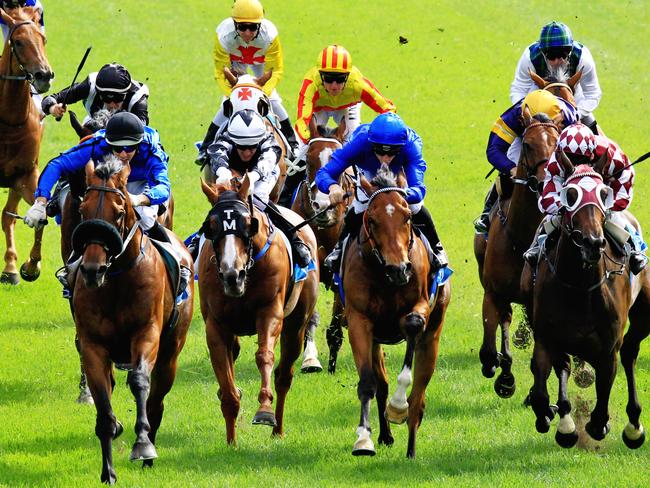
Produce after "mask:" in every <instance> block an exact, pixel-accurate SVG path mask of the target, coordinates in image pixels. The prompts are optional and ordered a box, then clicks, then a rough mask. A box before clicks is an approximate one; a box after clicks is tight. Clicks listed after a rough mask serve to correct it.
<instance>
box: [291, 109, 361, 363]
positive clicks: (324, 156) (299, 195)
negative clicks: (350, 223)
mask: <svg viewBox="0 0 650 488" xmlns="http://www.w3.org/2000/svg"><path fill="white" fill-rule="evenodd" d="M345 130H346V125H345V121H343V122H342V123H341V124H340V125H339V126H338V127H336V129H330V128H327V127H317V126H316V122H315V120H314V119H312V120H311V122H310V124H309V131H310V139H309V142H308V144H307V154H306V160H307V161H306V162H307V168H306V171H305V179H304V180H303V181H302V182H301V183H300V185H299V186H298V189H297V190H296V196H295V199H294V202H293V205H292V207H291V210H293V211H294V212H296V213H297V214H298V215H300V216H301V217H302V218H304V219H308V218H311V217H313V216H315V214H316V213H317V212H321V211H324V213H322V214H321V215H320V216H318V217H316V218H315V219H314V220H312V221H311V222H310V224H309V225H310V226H311V228H312V230H313V231H314V234H315V235H316V241H317V242H318V262H319V264H320V269H321V270H322V271H321V275H320V281H321V283H323V284H324V285H325V286H326V287H328V288H330V287H331V286H332V275H331V274H330V273H326V272H325V268H324V267H323V262H324V261H325V258H326V257H327V255H328V254H329V253H330V252H331V251H332V249H334V246H335V245H336V243H337V241H338V238H339V234H340V233H341V229H342V228H343V219H344V217H345V211H346V209H347V208H348V206H349V205H350V197H348V198H346V199H345V200H344V201H343V202H341V203H339V204H338V205H336V206H334V207H331V206H330V202H329V198H328V196H327V195H325V194H324V193H322V192H320V191H319V190H318V188H317V187H316V183H315V178H316V173H317V172H318V170H319V169H320V168H322V167H323V166H325V165H326V164H327V163H328V162H329V160H330V158H331V156H332V153H333V152H334V151H336V150H337V149H340V148H341V147H343V141H344V136H345ZM351 178H352V174H351V173H350V172H349V171H346V173H344V174H343V175H341V177H340V178H339V185H341V188H343V189H344V190H345V191H346V192H348V193H349V194H350V195H352V189H353V186H352V184H351ZM326 208H329V210H326V211H325V209H326ZM319 322H320V315H319V313H318V312H317V311H316V310H314V314H313V315H312V317H311V319H310V320H309V326H308V327H307V332H306V334H305V352H304V359H303V362H302V366H301V370H302V371H303V372H304V373H311V372H318V371H321V370H322V369H323V368H322V366H321V364H320V361H319V360H318V351H317V348H316V343H315V340H314V337H315V333H316V328H317V327H318V324H319ZM326 335H327V344H328V346H329V351H330V356H329V361H328V365H327V371H328V373H334V372H335V371H336V360H337V356H338V351H339V349H340V348H341V344H342V343H343V304H342V303H341V297H340V296H339V294H338V292H336V291H335V292H334V302H333V304H332V318H331V321H330V325H329V327H328V329H327V334H326Z"/></svg>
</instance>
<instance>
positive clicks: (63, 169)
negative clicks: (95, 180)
mask: <svg viewBox="0 0 650 488" xmlns="http://www.w3.org/2000/svg"><path fill="white" fill-rule="evenodd" d="M93 141H94V140H93ZM93 146H94V143H93V142H91V141H88V142H84V143H82V144H80V145H78V146H75V147H73V148H72V149H70V150H69V151H66V152H64V153H63V154H61V155H60V156H58V157H56V158H54V159H52V160H51V161H50V162H49V163H48V164H47V166H46V167H45V169H44V170H43V173H41V177H40V178H39V180H38V188H36V191H35V192H34V196H35V197H45V198H47V199H48V200H49V198H50V190H51V189H52V187H53V186H54V185H55V184H56V182H57V181H59V178H61V175H64V174H68V173H73V172H75V171H77V170H79V169H81V168H83V167H84V166H86V164H87V163H88V161H90V159H91V157H92V153H93Z"/></svg>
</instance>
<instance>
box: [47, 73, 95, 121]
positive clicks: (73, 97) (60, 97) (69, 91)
mask: <svg viewBox="0 0 650 488" xmlns="http://www.w3.org/2000/svg"><path fill="white" fill-rule="evenodd" d="M89 94H90V82H89V81H88V78H86V79H85V80H83V81H82V82H81V83H75V84H74V85H72V86H70V87H68V88H64V89H63V90H61V91H60V92H58V93H53V94H52V95H48V96H47V97H45V98H44V99H43V101H42V102H41V109H42V110H43V112H44V113H45V114H46V115H49V114H52V115H56V116H57V117H60V116H61V115H63V114H64V113H65V107H64V106H63V105H62V104H63V101H64V100H65V103H66V105H71V104H73V103H76V102H78V101H80V100H85V99H86V98H88V95H89ZM55 107H56V108H55Z"/></svg>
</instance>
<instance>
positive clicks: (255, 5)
mask: <svg viewBox="0 0 650 488" xmlns="http://www.w3.org/2000/svg"><path fill="white" fill-rule="evenodd" d="M232 18H233V20H234V21H235V22H251V23H256V24H259V23H260V22H262V19H264V7H262V4H261V3H260V2H259V1H258V0H235V3H234V4H233V6H232Z"/></svg>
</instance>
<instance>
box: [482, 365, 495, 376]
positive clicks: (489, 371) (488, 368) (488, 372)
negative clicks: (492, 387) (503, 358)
mask: <svg viewBox="0 0 650 488" xmlns="http://www.w3.org/2000/svg"><path fill="white" fill-rule="evenodd" d="M496 372H497V365H496V364H493V365H483V367H482V368H481V373H483V376H485V377H486V378H494V375H495V373H496Z"/></svg>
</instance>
